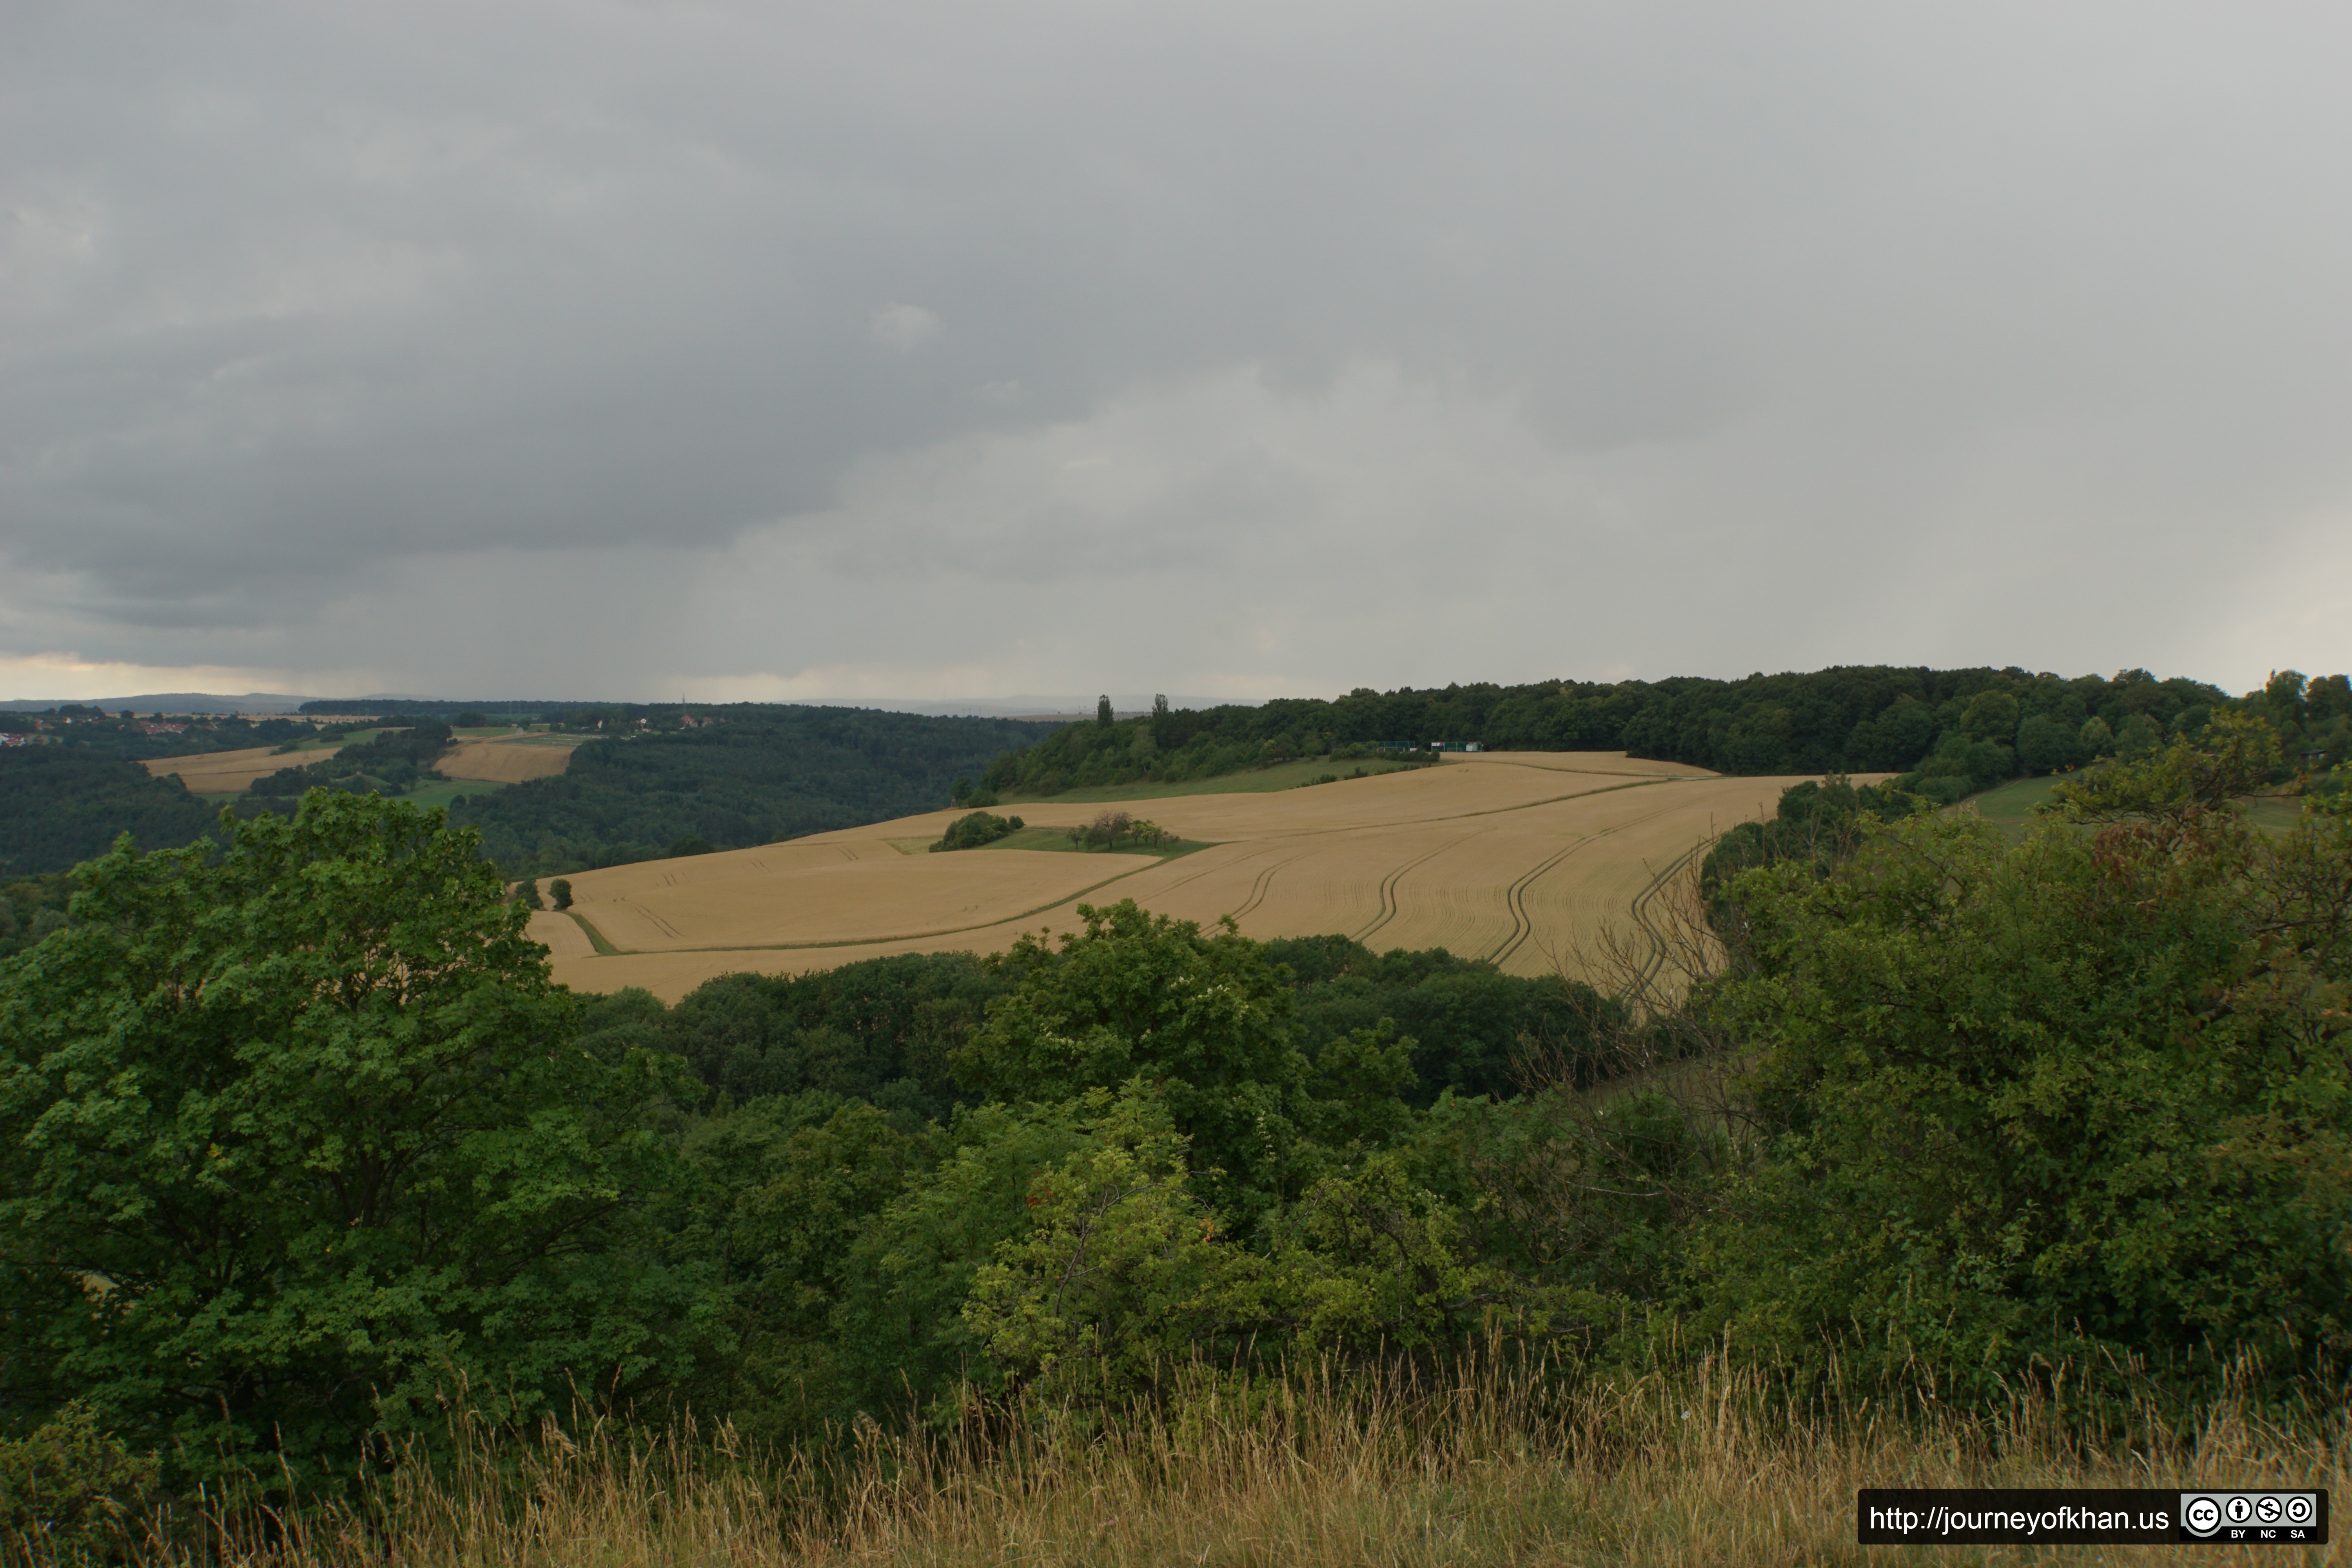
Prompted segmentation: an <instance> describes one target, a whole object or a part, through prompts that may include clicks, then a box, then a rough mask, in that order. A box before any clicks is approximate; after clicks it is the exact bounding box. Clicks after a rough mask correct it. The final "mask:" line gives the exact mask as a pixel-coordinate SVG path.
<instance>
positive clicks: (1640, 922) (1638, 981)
mask: <svg viewBox="0 0 2352 1568" xmlns="http://www.w3.org/2000/svg"><path fill="white" fill-rule="evenodd" d="M1714 842H1715V840H1714V839H1713V838H1702V839H1700V840H1699V841H1698V842H1697V843H1696V844H1694V845H1692V846H1691V847H1689V848H1687V849H1685V850H1684V851H1683V852H1682V853H1681V854H1679V855H1677V856H1675V858H1673V859H1671V860H1669V861H1667V862H1666V863H1665V865H1664V867H1663V868H1660V870H1659V872H1658V874H1657V875H1656V876H1654V877H1653V878H1651V879H1650V880H1649V883H1648V885H1647V886H1645V887H1644V888H1643V889H1642V890H1641V891H1640V892H1638V893H1636V894H1634V895H1633V924H1634V926H1635V927H1636V928H1638V929H1639V930H1640V931H1641V933H1642V935H1643V937H1644V938H1645V939H1646V940H1647V941H1648V942H1649V944H1650V951H1649V953H1648V955H1647V956H1646V957H1644V958H1643V961H1642V968H1641V970H1640V972H1639V973H1636V974H1635V975H1634V977H1633V984H1632V986H1631V987H1630V988H1629V989H1630V992H1631V994H1629V995H1628V996H1627V997H1626V998H1625V999H1626V1000H1627V1001H1629V1002H1633V1001H1639V1000H1641V999H1642V998H1643V997H1644V996H1646V995H1647V994H1649V990H1650V987H1651V986H1652V985H1653V984H1656V982H1657V978H1658V973H1659V971H1661V970H1663V969H1664V968H1665V966H1666V955H1667V954H1668V953H1669V952H1672V951H1673V944H1672V943H1671V942H1669V941H1668V940H1667V936H1666V933H1665V932H1664V931H1661V930H1659V929H1658V923H1657V921H1656V920H1655V919H1654V917H1653V915H1652V912H1651V906H1652V905H1654V904H1655V903H1656V902H1657V900H1658V895H1659V894H1661V893H1663V892H1664V891H1665V890H1666V888H1667V885H1668V884H1670V883H1671V882H1673V881H1674V879H1675V878H1676V877H1678V876H1680V875H1681V874H1682V871H1683V868H1685V867H1686V866H1688V865H1689V864H1690V863H1691V862H1692V861H1693V860H1694V859H1696V858H1698V857H1699V856H1701V855H1703V854H1705V853H1706V850H1707V849H1708V848H1709V847H1711V846H1712V845H1713V844H1714Z"/></svg>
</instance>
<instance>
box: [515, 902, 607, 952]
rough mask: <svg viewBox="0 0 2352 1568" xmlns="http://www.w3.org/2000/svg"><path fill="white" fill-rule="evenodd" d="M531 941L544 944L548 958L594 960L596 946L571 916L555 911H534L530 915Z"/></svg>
mask: <svg viewBox="0 0 2352 1568" xmlns="http://www.w3.org/2000/svg"><path fill="white" fill-rule="evenodd" d="M530 940H531V941H533V942H542V943H544V944H545V945H546V947H547V952H548V956H549V957H551V958H555V959H565V958H593V957H595V956H596V944H595V943H594V942H590V941H589V940H588V933H587V932H586V931H583V930H582V929H581V928H580V922H579V921H575V920H573V919H572V917H571V916H570V915H567V914H561V913H558V912H557V911H556V910H532V911H531V914H530Z"/></svg>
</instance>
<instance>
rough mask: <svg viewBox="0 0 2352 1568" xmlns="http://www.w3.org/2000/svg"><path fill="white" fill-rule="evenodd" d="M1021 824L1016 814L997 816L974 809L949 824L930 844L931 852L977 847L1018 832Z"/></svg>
mask: <svg viewBox="0 0 2352 1568" xmlns="http://www.w3.org/2000/svg"><path fill="white" fill-rule="evenodd" d="M1022 826H1023V824H1022V821H1021V819H1020V818H1019V817H1017V816H995V815H994V814H992V813H990V812H985V811H975V812H972V813H971V814H970V815H969V816H961V817H958V818H957V819H956V820H955V821H954V822H953V823H951V824H950V825H949V827H948V830H947V831H946V832H945V833H943V834H941V835H940V841H939V842H938V843H937V844H934V845H932V846H931V853H933V854H934V855H936V854H938V853H939V852H940V850H942V849H979V848H982V847H985V846H987V845H991V844H993V843H995V842H996V841H997V840H998V839H1000V838H1007V837H1011V836H1013V834H1015V833H1018V832H1020V831H1021V828H1022Z"/></svg>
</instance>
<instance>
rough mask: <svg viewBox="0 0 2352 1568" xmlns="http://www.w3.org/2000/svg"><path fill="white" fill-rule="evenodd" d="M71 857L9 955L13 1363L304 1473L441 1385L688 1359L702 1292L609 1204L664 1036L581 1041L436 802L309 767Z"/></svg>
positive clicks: (171, 1437)
mask: <svg viewBox="0 0 2352 1568" xmlns="http://www.w3.org/2000/svg"><path fill="white" fill-rule="evenodd" d="M221 831H222V835H223V839H224V842H223V844H222V846H221V847H219V848H218V849H217V850H215V849H213V847H211V846H208V845H200V846H198V847H193V848H189V849H182V850H162V851H157V852H153V853H145V854H142V853H141V852H140V851H139V850H137V849H136V848H135V847H133V846H132V845H131V842H130V841H129V840H128V839H127V838H125V839H124V840H123V841H121V842H120V843H118V844H117V845H116V847H115V848H114V849H113V851H112V852H111V853H110V854H108V855H106V856H104V857H103V858H100V859H98V860H95V861H92V862H90V863H89V864H87V865H85V866H83V867H81V868H79V869H78V870H77V871H76V872H75V873H74V879H75V883H76V887H77V891H76V893H75V896H74V904H73V909H74V914H75V921H74V923H73V924H72V925H71V926H70V927H68V928H67V929H65V930H63V931H56V932H53V933H52V934H50V935H49V936H48V937H47V939H46V940H45V941H43V942H41V943H40V945H39V946H38V947H37V948H35V949H34V950H32V951H31V952H26V953H23V954H20V955H19V956H17V957H16V958H14V959H11V960H8V961H7V962H6V963H5V964H0V1237H5V1240H0V1303H5V1305H4V1306H0V1380H5V1382H4V1383H0V1386H5V1398H6V1399H7V1401H8V1402H9V1403H10V1404H11V1405H16V1406H18V1407H19V1408H28V1409H48V1408H55V1407H57V1406H58V1405H62V1403H63V1402H64V1401H65V1400H66V1399H67V1398H68V1396H79V1398H81V1399H82V1400H84V1401H85V1402H86V1403H87V1404H88V1405H89V1406H90V1407H92V1408H94V1409H96V1410H98V1411H100V1413H101V1414H102V1415H103V1417H104V1419H105V1421H106V1422H107V1424H108V1425H109V1426H110V1428H112V1429H114V1430H118V1431H121V1432H124V1433H127V1434H135V1435H136V1441H137V1445H138V1446H139V1447H143V1448H150V1449H158V1448H160V1449H165V1450H168V1451H173V1452H176V1453H178V1454H179V1455H180V1456H181V1457H182V1459H183V1461H184V1462H186V1463H191V1464H195V1465H198V1466H200V1467H201V1466H204V1465H210V1464H215V1463H223V1462H234V1461H235V1460H236V1458H238V1457H239V1456H242V1455H249V1454H251V1453H253V1452H254V1451H256V1450H264V1451H267V1450H270V1449H277V1450H278V1451H280V1452H282V1453H283V1454H284V1455H285V1457H286V1458H287V1460H288V1462H289V1464H290V1465H291V1466H292V1467H293V1470H294V1474H295V1475H296V1476H297V1478H298V1479H301V1480H303V1481H306V1482H316V1481H318V1480H319V1479H321V1478H322V1476H323V1475H324V1474H327V1473H343V1472H345V1471H347V1470H348V1468H349V1466H350V1464H351V1461H352V1457H353V1455H354V1454H356V1453H357V1452H358V1451H359V1447H360V1442H361V1438H362V1435H363V1434H364V1433H365V1432H366V1431H368V1430H369V1429H371V1428H377V1427H381V1428H383V1429H388V1430H391V1431H394V1432H402V1431H411V1432H414V1431H420V1430H421V1431H424V1432H425V1433H426V1434H427V1435H428V1436H429V1435H430V1434H432V1433H434V1432H437V1431H438V1430H440V1429H441V1419H440V1415H439V1410H438V1407H437V1405H436V1399H435V1395H436V1390H446V1389H450V1388H451V1387H452V1386H453V1384H454V1383H455V1381H456V1380H457V1379H459V1378H461V1377H462V1378H465V1379H467V1380H468V1381H469V1382H470V1384H471V1387H472V1393H473V1397H474V1398H475V1399H476V1400H477V1401H478V1402H479V1403H481V1404H484V1405H488V1406H491V1407H494V1408H498V1409H500V1410H503V1411H508V1412H510V1413H512V1414H516V1415H521V1414H526V1413H528V1412H530V1410H532V1409H534V1408H540V1407H543V1406H544V1405H546V1404H547V1402H549V1401H551V1400H553V1399H558V1398H562V1397H565V1396H566V1395H565V1391H566V1389H567V1387H568V1386H569V1385H572V1384H576V1386H577V1387H578V1388H579V1389H581V1390H582V1391H588V1392H593V1393H598V1394H606V1393H610V1392H613V1391H615V1390H617V1389H625V1388H626V1387H628V1386H629V1385H630V1384H632V1383H633V1382H634V1381H635V1380H636V1379H638V1378H640V1377H641V1376H643V1375H645V1374H647V1373H654V1372H656V1371H659V1370H663V1369H675V1368H676V1366H677V1364H678V1363H679V1361H680V1359H681V1357H682V1355H683V1354H684V1349H683V1347H684V1341H685V1338H686V1330H687V1328H688V1324H689V1321H690V1320H691V1318H692V1317H693V1315H694V1313H695V1311H696V1310H697V1307H698V1300H700V1296H699V1292H698V1282H697V1279H696V1277H695V1276H694V1275H693V1273H692V1272H691V1271H690V1270H679V1269H675V1268H669V1267H667V1265H666V1264H665V1262H664V1260H663V1259H662V1258H661V1257H660V1256H658V1254H657V1253H656V1251H655V1250H654V1249H653V1248H651V1247H648V1246H646V1245H644V1244H643V1238H642V1237H637V1236H636V1235H635V1234H634V1232H633V1230H632V1215H633V1209H634V1207H635V1205H636V1204H638V1203H639V1202H641V1201H643V1200H644V1199H646V1197H647V1196H648V1195H650V1194H657V1193H659V1192H660V1191H661V1190H663V1188H664V1187H665V1186H666V1184H667V1183H668V1181H669V1179H670V1177H669V1171H670V1168H671V1167H670V1160H669V1156H667V1154H666V1153H665V1152H664V1151H663V1150H662V1149H661V1147H660V1146H659V1145H658V1144H657V1143H656V1141H655V1140H654V1139H653V1137H652V1135H651V1133H650V1132H649V1131H648V1130H647V1129H646V1126H644V1125H643V1124H642V1121H641V1117H642V1114H643V1112H642V1110H641V1108H643V1107H645V1106H646V1105H648V1104H650V1103H653V1102H655V1101H656V1100H658V1099H659V1098H660V1096H661V1094H662V1093H663V1091H664V1090H665V1089H667V1087H668V1086H669V1085H670V1084H671V1083H672V1082H673V1079H672V1078H671V1073H672V1072H673V1071H674V1070H675V1069H674V1067H665V1066H664V1065H663V1064H664V1063H666V1062H669V1061H670V1060H671V1058H653V1057H649V1056H647V1055H646V1054H645V1053H642V1052H638V1053H628V1054H625V1056H623V1057H622V1058H621V1059H618V1060H614V1061H609V1062H608V1061H600V1060H598V1059H597V1058H593V1057H591V1056H590V1055H588V1054H586V1053H585V1052H583V1051H582V1050H580V1049H578V1048H577V1047H575V1046H573V1045H572V1041H571V1033H572V1002H571V999H570V997H569V995H568V994H566V993H564V992H563V991H562V990H561V989H560V988H558V987H557V986H555V985H554V984H551V982H550V980H549V978H548V972H547V964H546V959H545V950H544V949H542V948H540V947H538V946H536V945H535V944H533V943H532V942H530V941H529V940H528V939H527V938H526V937H525V936H524V935H523V924H524V921H525V920H526V918H527V917H526V915H525V913H524V911H523V910H520V909H518V908H516V907H514V906H513V905H511V904H509V903H506V902H504V901H503V900H502V899H501V897H500V893H501V888H500V885H499V879H498V876H497V873H496V872H495V870H494V869H492V868H490V867H489V866H488V864H487V863H485V862H484V861H483V860H481V859H480V858H479V855H478V847H477V845H476V843H475V840H474V837H473V836H472V835H471V834H469V833H453V832H450V831H448V830H446V827H445V826H444V824H443V821H442V818H441V816H440V814H438V813H437V812H436V813H426V812H423V811H420V810H418V809H416V808H415V807H414V806H412V805H405V804H403V803H400V802H387V801H383V800H381V799H378V798H375V797H373V796H362V795H336V794H330V793H328V792H325V791H313V792H312V793H311V794H310V795H308V796H306V797H305V798H304V799H303V801H302V803H301V805H300V808H299V811H298V812H297V814H296V815H295V816H293V817H292V818H291V819H289V818H286V817H281V816H275V815H264V816H260V817H258V818H256V819H254V820H251V821H247V822H243V823H234V822H232V821H230V820H229V819H227V818H226V816H224V819H223V822H222V826H221Z"/></svg>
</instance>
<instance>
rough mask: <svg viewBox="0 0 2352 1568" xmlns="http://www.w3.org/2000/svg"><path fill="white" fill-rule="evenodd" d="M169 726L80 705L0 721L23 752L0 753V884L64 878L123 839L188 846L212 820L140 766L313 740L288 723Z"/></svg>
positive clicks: (212, 812) (1, 731)
mask: <svg viewBox="0 0 2352 1568" xmlns="http://www.w3.org/2000/svg"><path fill="white" fill-rule="evenodd" d="M173 722H174V723H175V724H179V725H180V726H181V729H180V730H179V732H177V733H173V732H169V731H164V732H160V733H151V732H149V731H146V730H143V729H142V728H141V726H140V723H139V721H137V720H136V719H135V718H134V717H133V716H132V715H131V714H129V713H121V714H111V713H106V712H102V711H100V710H98V709H95V708H89V707H84V706H80V705H78V704H68V705H67V706H65V707H63V708H59V709H56V710H50V711H48V712H46V713H37V714H36V713H0V735H8V736H22V737H24V738H25V740H26V741H27V742H31V743H28V744H22V745H11V746H8V747H6V748H5V750H0V880H5V879H8V878H12V877H30V876H37V875H41V874H44V873H47V872H54V871H63V870H65V869H66V868H68V867H70V866H73V865H75V864H76V863H78V862H79V861H82V860H87V859H89V858H91V857H93V856H96V855H101V854H103V853H105V851H106V849H107V847H108V846H109V845H110V844H112V843H113V842H114V839H115V836H116V835H118V834H122V833H129V834H131V835H132V836H133V837H136V838H137V839H138V840H139V841H140V842H141V843H142V844H147V845H166V846H178V845H182V844H187V843H191V842H193V841H194V840H195V839H197V838H199V837H203V836H204V835H205V833H207V832H209V831H210V830H211V829H212V826H213V822H214V819H215V817H216V816H218V815H219V813H218V811H217V810H216V809H215V807H214V806H211V805H206V804H205V802H203V801H200V800H197V799H196V798H195V797H194V796H193V795H189V794H188V792H187V791H186V790H185V789H184V788H183V787H182V786H181V784H180V782H179V780H177V779H174V778H161V779H159V778H152V777H150V776H149V774H148V773H147V770H146V769H145V768H143V767H141V766H140V765H139V763H141V762H142V761H143V760H145V759H147V758H150V757H178V756H189V755H193V754H194V753H196V752H225V751H236V750H238V749H240V748H243V747H247V746H275V745H281V744H284V743H286V742H289V741H292V740H294V739H295V738H297V737H298V736H304V735H309V734H310V733H311V732H312V731H311V727H310V725H309V724H307V723H301V722H298V721H292V720H287V719H264V720H259V721H249V720H246V719H238V718H217V719H215V718H204V719H192V720H175V721H173Z"/></svg>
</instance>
